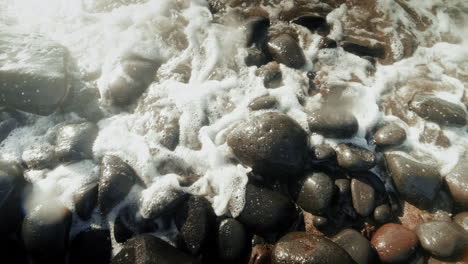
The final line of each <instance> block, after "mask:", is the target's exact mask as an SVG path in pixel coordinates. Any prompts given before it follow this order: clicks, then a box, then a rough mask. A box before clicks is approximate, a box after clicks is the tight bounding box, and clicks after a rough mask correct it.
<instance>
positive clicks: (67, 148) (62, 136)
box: [55, 122, 99, 161]
mask: <svg viewBox="0 0 468 264" xmlns="http://www.w3.org/2000/svg"><path fill="white" fill-rule="evenodd" d="M98 131H99V129H98V127H97V125H96V124H94V123H91V122H83V123H78V124H69V125H65V126H63V127H61V128H60V129H59V130H58V132H57V138H56V139H55V142H56V147H55V155H56V157H57V159H58V160H63V161H70V160H79V159H92V158H93V144H94V141H95V140H96V137H97V134H98Z"/></svg>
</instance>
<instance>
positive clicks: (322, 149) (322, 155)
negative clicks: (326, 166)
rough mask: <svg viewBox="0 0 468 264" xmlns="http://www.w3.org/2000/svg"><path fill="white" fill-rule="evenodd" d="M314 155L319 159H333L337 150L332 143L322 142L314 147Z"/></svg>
mask: <svg viewBox="0 0 468 264" xmlns="http://www.w3.org/2000/svg"><path fill="white" fill-rule="evenodd" d="M314 157H315V158H316V159H318V160H331V159H333V158H335V157H336V152H335V150H334V149H333V148H332V147H331V146H330V145H328V144H320V145H317V146H315V147H314Z"/></svg>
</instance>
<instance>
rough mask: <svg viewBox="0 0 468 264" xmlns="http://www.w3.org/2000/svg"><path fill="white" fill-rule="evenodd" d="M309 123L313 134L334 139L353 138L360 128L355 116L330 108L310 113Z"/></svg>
mask: <svg viewBox="0 0 468 264" xmlns="http://www.w3.org/2000/svg"><path fill="white" fill-rule="evenodd" d="M308 122H309V129H310V131H311V132H315V133H319V134H322V135H323V136H325V137H332V138H350V137H353V136H354V135H355V134H356V132H357V131H358V128H359V125H358V121H357V119H356V117H354V115H353V114H351V113H349V112H345V111H340V110H335V109H329V108H326V109H320V110H318V111H314V112H312V113H310V114H309V119H308Z"/></svg>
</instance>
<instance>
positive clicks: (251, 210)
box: [238, 183, 298, 236]
mask: <svg viewBox="0 0 468 264" xmlns="http://www.w3.org/2000/svg"><path fill="white" fill-rule="evenodd" d="M297 216H298V212H297V210H296V207H295V205H294V203H293V202H292V201H290V200H289V199H288V198H287V197H285V196H284V195H282V194H280V193H278V192H274V191H271V190H269V189H266V188H262V187H258V186H255V185H253V184H250V183H249V184H247V186H246V191H245V205H244V209H243V210H242V212H241V213H240V215H239V217H238V220H239V221H240V222H241V223H242V224H244V225H245V227H246V228H247V229H248V230H250V231H252V232H253V233H254V234H258V235H261V236H263V235H268V234H271V233H279V232H282V231H284V230H286V229H288V228H289V227H290V226H291V225H293V223H294V221H295V220H296V218H297Z"/></svg>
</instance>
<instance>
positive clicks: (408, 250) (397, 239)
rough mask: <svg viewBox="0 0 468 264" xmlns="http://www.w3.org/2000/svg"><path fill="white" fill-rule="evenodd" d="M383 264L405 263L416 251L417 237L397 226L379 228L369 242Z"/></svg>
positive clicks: (390, 225)
mask: <svg viewBox="0 0 468 264" xmlns="http://www.w3.org/2000/svg"><path fill="white" fill-rule="evenodd" d="M371 244H372V246H373V247H374V248H375V250H376V251H377V254H378V255H379V258H380V260H381V261H382V262H384V263H405V262H406V261H407V260H408V259H409V258H410V257H411V256H412V255H413V253H414V252H415V251H416V248H417V246H418V244H419V242H418V237H417V236H416V234H415V233H414V232H413V231H411V230H410V229H408V228H406V227H404V226H402V225H398V224H393V223H389V224H385V225H383V226H381V227H380V228H379V229H378V230H377V232H375V234H374V236H373V237H372V240H371Z"/></svg>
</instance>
